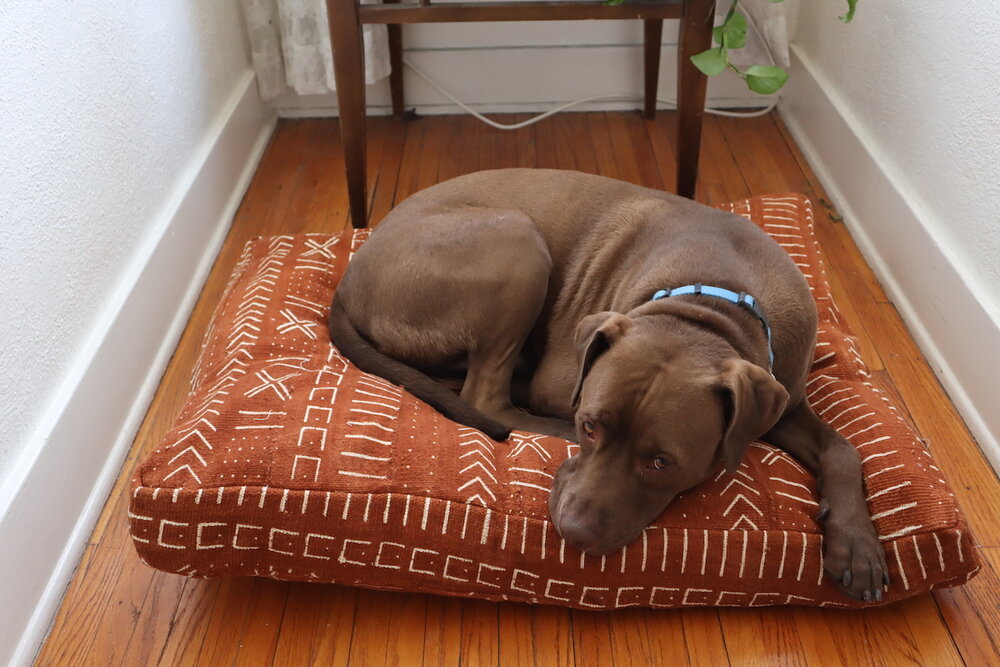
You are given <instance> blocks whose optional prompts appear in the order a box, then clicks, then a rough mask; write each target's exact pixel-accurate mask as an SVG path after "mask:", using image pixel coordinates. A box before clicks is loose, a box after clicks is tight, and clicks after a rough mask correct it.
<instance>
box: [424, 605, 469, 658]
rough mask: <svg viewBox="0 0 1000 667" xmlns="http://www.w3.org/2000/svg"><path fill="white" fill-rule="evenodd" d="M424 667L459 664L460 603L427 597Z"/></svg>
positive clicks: (460, 656)
mask: <svg viewBox="0 0 1000 667" xmlns="http://www.w3.org/2000/svg"><path fill="white" fill-rule="evenodd" d="M423 655H424V659H423V665H424V667H453V666H454V665H458V664H460V663H461V660H462V600H459V599H458V598H451V597H439V596H433V595H432V596H429V597H428V600H427V619H426V624H425V626H424V651H423Z"/></svg>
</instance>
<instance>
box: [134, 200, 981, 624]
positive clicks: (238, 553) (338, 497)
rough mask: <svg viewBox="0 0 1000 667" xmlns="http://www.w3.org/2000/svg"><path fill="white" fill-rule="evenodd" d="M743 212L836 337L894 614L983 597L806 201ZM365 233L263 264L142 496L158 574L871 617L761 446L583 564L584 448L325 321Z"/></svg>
mask: <svg viewBox="0 0 1000 667" xmlns="http://www.w3.org/2000/svg"><path fill="white" fill-rule="evenodd" d="M729 208H731V209H732V210H734V211H735V212H736V213H739V214H741V215H744V216H747V217H749V218H751V219H752V220H754V221H755V222H756V223H757V224H759V225H761V226H762V227H763V228H764V229H765V230H766V231H767V232H768V233H770V234H771V235H772V236H773V237H774V238H775V239H776V240H777V241H778V242H779V243H780V244H781V245H782V246H784V248H785V249H786V250H787V251H788V253H789V254H790V255H791V256H792V257H793V258H794V259H795V261H796V262H797V263H798V265H799V267H801V269H802V271H803V273H804V274H805V275H806V276H807V278H808V279H809V282H810V284H811V285H812V289H813V294H814V296H815V298H816V302H817V304H818V305H819V311H820V320H821V322H820V334H819V343H818V347H817V349H816V359H815V363H814V366H813V369H812V373H811V376H810V379H809V397H810V401H811V402H812V404H813V406H815V408H816V410H817V411H818V412H819V413H820V414H821V415H822V416H823V417H824V418H825V419H826V420H827V421H828V422H830V423H831V424H833V425H834V426H835V427H836V428H837V429H838V430H839V431H840V432H841V433H843V434H844V435H845V436H846V437H847V438H848V439H849V440H850V441H851V443H852V444H853V445H854V446H855V447H857V449H858V451H859V452H860V454H861V458H862V459H863V461H864V474H865V478H866V481H867V489H868V493H869V503H870V507H871V511H872V515H873V517H874V520H875V525H876V527H877V529H878V532H879V534H880V536H881V538H882V541H883V544H884V545H885V548H886V555H887V561H888V564H889V571H890V575H891V577H892V580H893V584H892V586H891V587H890V589H889V593H888V596H887V598H886V601H887V602H891V601H894V600H898V599H901V598H904V597H907V596H911V595H914V594H916V593H919V592H921V591H925V590H927V589H929V588H931V587H936V586H949V585H955V584H960V583H963V582H965V581H967V580H968V579H969V578H970V577H971V576H972V575H973V574H974V573H975V572H976V571H977V570H978V564H977V560H976V554H975V552H974V549H973V548H972V538H971V536H970V534H969V531H968V529H967V527H966V524H965V520H964V518H963V516H962V514H961V512H960V511H959V508H958V507H957V506H956V504H955V500H954V498H953V496H952V494H951V493H950V492H949V489H948V486H947V484H946V483H945V481H944V480H943V479H942V476H941V472H940V471H939V470H938V468H937V467H936V466H935V465H934V459H933V458H932V457H931V455H930V453H929V452H928V451H927V449H926V448H925V447H924V445H923V444H922V443H921V442H920V441H919V440H918V439H917V438H916V437H915V436H914V434H913V433H912V432H911V431H910V430H909V428H908V427H907V426H906V425H905V423H904V422H903V421H902V420H901V419H900V417H899V415H898V413H897V410H896V409H895V408H894V407H893V406H892V405H891V404H890V403H889V402H888V401H887V400H886V398H885V396H884V395H883V394H882V393H880V392H879V391H878V390H877V389H875V388H874V387H873V386H872V385H871V384H870V383H869V381H868V373H867V371H866V370H865V367H864V364H863V363H862V361H861V359H860V357H859V356H858V352H857V347H856V344H855V340H854V339H853V338H852V337H851V335H850V333H849V332H848V331H847V330H846V328H845V327H844V325H843V324H842V323H841V322H840V318H839V317H838V315H837V309H836V307H835V306H834V304H833V302H832V301H831V299H830V292H829V288H828V286H827V284H826V280H825V276H824V272H823V268H822V265H821V263H820V258H819V255H818V252H817V247H816V241H815V239H814V236H813V232H812V222H811V221H812V213H811V210H810V205H809V202H808V200H807V199H806V198H804V197H802V196H800V195H785V196H772V197H761V198H756V199H751V200H748V201H743V202H738V203H735V204H733V205H731V206H730V207H729ZM367 233H368V232H366V231H355V232H344V233H342V234H339V235H334V236H329V235H315V234H309V235H302V236H278V237H271V238H260V239H257V240H254V241H251V242H250V243H249V244H248V245H247V246H246V249H245V250H244V252H243V255H242V258H241V260H240V262H239V264H238V266H237V267H236V270H235V273H234V275H233V278H232V280H231V282H230V284H229V286H228V288H227V290H226V292H225V295H224V297H223V299H222V301H221V303H220V304H219V305H218V308H217V310H216V312H215V315H214V318H213V321H212V324H211V326H210V329H209V331H208V333H207V335H206V339H205V342H204V348H203V350H202V353H201V358H200V361H199V364H198V367H197V369H196V373H195V377H194V380H193V387H192V391H191V395H190V397H189V398H188V401H187V403H186V407H185V408H184V410H183V412H182V414H181V417H180V419H179V421H178V423H177V424H176V426H175V427H174V429H173V430H172V431H171V432H170V433H169V434H168V435H167V437H166V438H165V439H164V441H163V442H162V443H161V445H160V447H159V448H158V449H157V450H156V451H154V452H153V453H152V454H151V455H150V456H149V458H148V459H147V460H146V461H145V462H144V463H142V464H141V465H140V466H139V468H138V472H137V473H136V476H135V478H134V480H133V489H132V491H133V495H132V501H131V508H130V512H129V520H130V523H131V532H132V538H133V540H134V543H135V547H136V549H137V550H138V552H139V555H140V556H141V557H142V559H143V560H145V561H146V562H147V563H148V564H150V565H151V566H153V567H156V568H160V569H163V570H166V571H168V572H177V573H180V574H184V575H189V576H195V577H216V576H233V575H258V576H266V577H273V578H276V579H283V580H301V581H324V582H336V583H340V584H348V585H357V586H365V587H372V588H380V589H392V590H404V591H423V592H431V593H439V594H445V595H462V596H477V597H482V598H487V599H491V600H516V601H528V602H539V603H550V604H560V605H568V606H571V607H579V608H589V609H610V608H619V607H629V606H648V607H677V606H683V605H739V606H756V605H772V604H803V605H822V606H827V605H828V606H838V607H857V606H864V604H865V603H862V602H857V601H853V600H850V599H848V598H846V597H845V596H843V595H842V594H841V593H839V592H838V591H837V590H836V588H835V587H834V586H833V585H832V584H831V583H830V582H829V581H828V579H827V577H826V576H825V575H824V573H823V569H822V558H821V554H822V532H821V529H820V526H819V525H818V524H817V523H816V522H815V521H814V520H813V519H812V518H811V517H812V515H813V514H815V512H816V510H817V504H816V495H815V480H814V479H813V477H812V476H811V475H810V474H808V473H807V472H806V471H805V470H804V469H803V468H802V467H801V466H800V465H799V464H798V463H796V462H795V461H794V460H792V459H791V458H790V457H789V456H788V455H786V454H784V453H782V452H780V451H778V450H776V449H774V448H772V447H770V446H769V445H767V444H763V443H755V444H754V445H753V446H752V447H751V448H750V450H749V455H748V457H747V460H746V462H745V463H744V464H743V465H742V466H741V467H740V469H739V471H738V472H737V473H736V474H733V475H727V474H725V473H723V472H720V473H719V474H718V475H717V476H716V477H715V478H714V479H712V480H709V481H708V482H706V483H705V484H703V485H701V486H699V487H697V488H695V489H692V490H690V491H688V492H687V493H685V494H684V495H683V496H682V497H681V498H679V499H677V500H676V501H675V502H674V503H672V504H671V505H670V506H669V507H668V508H667V510H666V511H665V512H664V513H663V515H662V516H661V517H660V518H659V519H658V520H657V521H656V522H655V523H654V524H653V525H652V526H650V527H649V528H647V529H646V530H645V532H644V533H643V534H642V536H641V538H640V539H638V540H637V541H636V542H634V543H633V544H631V545H629V546H628V547H626V548H625V549H623V550H622V551H620V552H618V553H614V554H612V555H608V556H605V557H593V556H586V555H584V554H582V553H581V552H579V551H577V550H576V549H574V548H572V547H570V546H567V545H566V544H565V543H564V542H563V541H562V540H561V539H560V537H559V535H558V534H557V533H556V532H555V530H554V529H553V527H552V524H551V523H550V522H549V521H548V512H547V500H548V488H549V485H550V483H551V481H552V476H553V474H554V473H555V471H556V468H557V467H558V466H559V463H560V462H561V461H562V460H563V459H565V458H566V457H567V456H570V455H572V454H573V452H574V449H575V447H576V446H575V445H573V444H570V443H567V442H565V441H563V440H559V439H556V438H551V437H545V436H540V435H534V434H530V433H514V434H513V435H512V436H511V438H510V440H509V441H507V442H504V443H496V442H493V441H491V440H489V439H488V438H486V437H485V436H483V435H482V434H481V433H479V432H477V431H475V430H472V429H469V428H466V427H463V426H460V425H458V424H456V423H454V422H451V421H449V420H447V419H445V418H444V417H442V416H440V415H439V414H438V413H436V412H435V411H434V410H433V409H431V408H430V407H428V406H427V405H425V404H423V403H422V402H420V401H418V400H417V399H415V398H413V397H412V396H410V395H408V394H407V393H406V392H404V391H402V390H401V389H400V388H399V387H396V386H393V385H392V384H390V383H388V382H386V381H385V380H382V379H380V378H377V377H374V376H371V375H368V374H365V373H362V372H361V371H359V370H358V369H357V368H355V367H354V366H352V365H351V364H350V363H349V362H348V361H346V360H345V359H344V358H343V357H342V356H340V354H338V352H337V351H336V350H335V349H334V348H333V347H332V346H331V345H330V342H329V340H328V337H327V327H326V316H327V308H328V304H329V303H330V299H331V296H332V294H333V291H334V289H335V288H336V285H337V281H338V280H339V276H340V275H341V274H342V272H343V270H344V267H345V266H346V265H347V262H348V260H349V259H350V256H351V254H352V252H353V251H354V250H356V249H357V248H358V246H360V244H361V243H363V242H364V240H365V238H366V237H367ZM765 306H766V304H765Z"/></svg>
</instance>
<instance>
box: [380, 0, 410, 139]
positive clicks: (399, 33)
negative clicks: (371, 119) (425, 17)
mask: <svg viewBox="0 0 1000 667" xmlns="http://www.w3.org/2000/svg"><path fill="white" fill-rule="evenodd" d="M393 1H395V0H393ZM385 29H386V32H388V34H389V66H390V67H391V68H392V71H390V72H389V94H390V97H391V98H392V117H393V119H394V120H404V119H405V118H406V109H405V108H404V103H403V26H401V25H400V24H398V23H390V24H388V25H386V27H385Z"/></svg>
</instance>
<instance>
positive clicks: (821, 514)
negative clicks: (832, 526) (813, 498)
mask: <svg viewBox="0 0 1000 667" xmlns="http://www.w3.org/2000/svg"><path fill="white" fill-rule="evenodd" d="M828 516H830V506H829V505H820V507H819V511H818V512H816V521H822V520H823V519H825V518H826V517H828Z"/></svg>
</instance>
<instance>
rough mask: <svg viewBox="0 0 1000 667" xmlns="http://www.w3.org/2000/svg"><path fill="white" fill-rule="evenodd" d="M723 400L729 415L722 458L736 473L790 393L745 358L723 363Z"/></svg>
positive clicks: (775, 420)
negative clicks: (749, 448) (748, 450)
mask: <svg viewBox="0 0 1000 667" xmlns="http://www.w3.org/2000/svg"><path fill="white" fill-rule="evenodd" d="M720 379H721V384H722V389H723V391H724V393H725V395H726V396H725V398H724V399H723V400H724V401H725V402H726V403H727V405H728V410H727V411H726V415H727V417H728V418H729V421H728V424H727V425H726V432H725V434H724V435H723V436H722V461H723V463H724V464H725V466H726V472H728V473H734V472H736V469H737V468H739V466H740V462H741V461H742V460H743V457H744V455H745V454H746V451H747V448H748V447H749V446H750V443H751V442H753V441H754V440H756V439H757V438H759V437H760V436H762V435H764V434H765V433H767V432H768V431H769V430H771V427H773V426H774V425H775V423H777V421H778V418H779V417H781V414H782V412H784V410H785V405H786V404H787V403H788V392H787V391H785V388H784V387H783V386H781V383H779V382H778V381H777V380H775V379H774V376H772V375H771V374H770V373H768V372H767V371H766V370H764V369H763V368H761V367H760V366H757V365H756V364H752V363H750V362H749V361H746V360H744V359H728V360H726V361H725V362H724V363H723V365H722V373H721V378H720Z"/></svg>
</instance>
